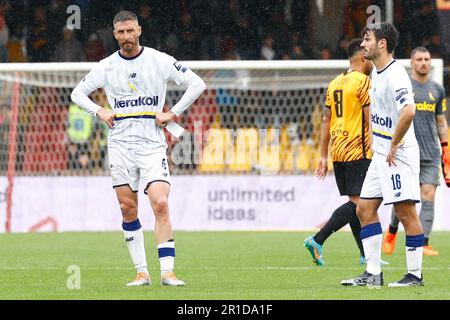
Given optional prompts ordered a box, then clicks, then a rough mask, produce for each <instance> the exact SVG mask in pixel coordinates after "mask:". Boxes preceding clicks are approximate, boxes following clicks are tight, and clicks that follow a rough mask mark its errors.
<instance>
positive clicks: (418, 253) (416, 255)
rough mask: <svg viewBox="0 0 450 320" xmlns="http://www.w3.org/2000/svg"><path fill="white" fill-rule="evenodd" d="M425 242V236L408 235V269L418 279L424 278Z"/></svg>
mask: <svg viewBox="0 0 450 320" xmlns="http://www.w3.org/2000/svg"><path fill="white" fill-rule="evenodd" d="M423 242H424V236H423V234H419V235H415V236H409V235H406V267H407V268H408V273H411V274H413V275H415V276H416V277H417V278H422V258H423Z"/></svg>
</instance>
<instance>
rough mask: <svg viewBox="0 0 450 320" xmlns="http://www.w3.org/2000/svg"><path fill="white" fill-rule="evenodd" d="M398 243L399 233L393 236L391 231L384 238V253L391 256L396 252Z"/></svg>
mask: <svg viewBox="0 0 450 320" xmlns="http://www.w3.org/2000/svg"><path fill="white" fill-rule="evenodd" d="M396 241H397V233H395V234H393V233H390V232H389V231H388V232H386V234H385V236H384V238H383V244H382V248H383V253H385V254H388V255H391V254H392V253H393V252H394V250H395V243H396Z"/></svg>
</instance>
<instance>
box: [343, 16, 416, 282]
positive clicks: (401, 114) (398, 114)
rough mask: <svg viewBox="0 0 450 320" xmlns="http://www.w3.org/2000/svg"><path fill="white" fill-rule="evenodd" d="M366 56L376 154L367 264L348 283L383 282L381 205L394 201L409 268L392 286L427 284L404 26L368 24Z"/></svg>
mask: <svg viewBox="0 0 450 320" xmlns="http://www.w3.org/2000/svg"><path fill="white" fill-rule="evenodd" d="M363 34H364V37H363V42H362V43H361V47H362V48H363V51H364V57H365V58H366V59H369V60H371V61H372V62H373V64H374V66H375V68H374V69H373V71H372V88H371V90H370V100H371V122H372V134H373V140H372V141H373V143H372V147H373V152H374V155H373V158H372V162H371V164H370V166H369V169H368V171H367V174H366V178H365V180H364V184H363V187H362V190H361V198H360V201H359V202H358V206H357V209H356V212H357V214H358V217H359V219H360V222H361V240H362V243H363V246H364V252H365V254H366V260H367V267H366V270H365V271H364V273H362V274H361V275H359V276H357V277H355V278H353V279H349V280H343V281H342V282H341V284H342V285H347V286H381V285H383V273H382V272H381V267H380V259H381V242H382V230H381V224H380V219H379V216H378V212H377V210H378V208H379V207H380V205H381V203H382V202H383V201H384V203H385V205H388V204H393V205H394V207H395V211H396V212H397V216H398V218H399V219H400V221H401V222H402V223H403V225H404V227H405V231H406V265H407V270H408V271H407V273H406V275H405V276H404V277H403V278H402V279H401V280H399V281H397V282H393V283H389V287H407V286H422V285H423V277H422V254H423V244H424V235H423V231H422V225H421V223H420V220H419V217H418V215H417V211H416V207H415V204H416V203H417V202H420V184H419V170H420V169H419V168H420V158H419V155H420V153H419V145H418V143H417V140H416V137H415V134H414V126H413V125H412V122H413V119H414V115H415V104H414V98H413V94H412V92H413V91H412V85H411V80H410V78H409V76H408V73H407V72H406V70H405V68H403V67H402V66H401V65H400V64H399V63H398V62H396V61H395V59H394V58H393V51H394V49H395V47H396V46H397V43H398V32H397V30H396V29H395V27H394V26H393V25H392V24H390V23H386V22H383V23H380V24H373V25H368V26H367V27H366V28H365V30H364V31H363Z"/></svg>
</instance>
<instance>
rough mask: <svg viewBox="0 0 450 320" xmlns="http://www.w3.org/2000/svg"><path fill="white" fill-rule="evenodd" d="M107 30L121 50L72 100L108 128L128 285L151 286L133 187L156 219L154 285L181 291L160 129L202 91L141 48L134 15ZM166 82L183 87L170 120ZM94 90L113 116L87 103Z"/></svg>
mask: <svg viewBox="0 0 450 320" xmlns="http://www.w3.org/2000/svg"><path fill="white" fill-rule="evenodd" d="M113 25H114V37H115V38H116V40H117V42H118V44H119V47H120V50H119V51H117V52H115V53H113V54H112V55H110V56H109V57H107V58H105V59H103V60H101V61H100V62H99V63H98V64H96V65H95V66H94V67H93V68H92V70H91V71H90V72H89V73H88V74H87V75H86V77H85V78H84V79H83V80H82V81H81V82H80V83H79V84H78V85H77V86H76V87H75V89H74V90H73V92H72V95H71V98H72V100H73V101H75V102H76V103H77V104H78V105H80V106H81V107H83V108H84V109H85V110H86V111H87V112H89V113H90V114H92V115H96V116H97V117H98V118H100V119H101V120H103V121H104V122H105V123H107V124H108V126H109V127H110V128H111V129H110V131H109V132H110V133H109V137H108V156H109V162H110V169H111V177H112V185H113V187H114V188H115V191H116V195H117V199H118V201H119V204H120V209H121V211H122V219H123V224H122V228H123V230H124V236H125V241H126V244H127V247H128V249H129V252H130V255H131V259H132V261H133V263H134V266H135V269H136V272H137V276H136V279H135V280H134V281H132V282H130V283H128V284H127V285H128V286H140V285H148V284H151V280H150V276H149V272H148V269H147V260H146V254H145V247H144V234H143V230H142V228H141V224H140V221H139V219H138V197H137V192H138V189H139V180H140V179H142V180H143V182H144V185H145V189H144V192H145V193H146V194H147V195H148V198H149V200H150V204H151V207H152V209H153V212H154V214H155V238H156V242H157V245H158V256H159V261H160V266H161V284H163V285H169V286H180V285H185V283H184V282H183V281H181V280H179V279H177V277H176V276H175V274H174V272H173V269H174V260H175V243H174V240H173V232H172V226H171V222H170V217H169V208H168V196H169V190H170V175H169V169H168V163H167V155H166V150H167V143H166V140H165V136H164V132H163V130H162V128H161V127H164V126H165V125H166V124H167V123H168V122H169V121H172V120H173V119H174V118H175V116H179V115H180V114H181V113H182V112H183V111H185V110H186V109H187V108H188V107H189V106H190V105H191V104H192V103H193V102H194V101H195V100H196V99H197V98H198V97H199V96H200V94H201V93H202V92H203V91H204V90H205V83H204V82H203V80H202V79H201V78H200V77H198V76H197V75H196V74H195V73H194V72H192V71H191V70H190V69H188V68H186V67H183V66H182V65H180V64H179V63H178V62H177V61H176V60H175V59H174V58H173V57H171V56H169V55H167V54H165V53H162V52H159V51H157V50H154V49H151V48H148V47H143V46H141V45H140V44H139V36H140V35H141V27H140V26H139V24H138V20H137V17H136V15H135V14H134V13H132V12H129V11H121V12H119V13H117V15H116V16H115V17H114V20H113ZM170 80H171V81H174V82H176V83H177V84H178V85H184V86H187V90H186V92H185V93H184V95H183V96H182V97H181V99H180V101H179V102H178V103H177V104H175V106H173V108H172V109H171V110H170V111H169V112H164V113H162V109H163V106H164V100H165V96H166V88H167V82H168V81H170ZM97 88H104V90H105V92H106V95H107V98H108V101H109V103H110V105H111V106H113V110H107V109H104V108H102V107H100V106H98V105H97V104H95V103H94V102H93V101H91V100H90V99H89V97H88V95H89V94H90V93H91V92H92V91H94V90H96V89H97Z"/></svg>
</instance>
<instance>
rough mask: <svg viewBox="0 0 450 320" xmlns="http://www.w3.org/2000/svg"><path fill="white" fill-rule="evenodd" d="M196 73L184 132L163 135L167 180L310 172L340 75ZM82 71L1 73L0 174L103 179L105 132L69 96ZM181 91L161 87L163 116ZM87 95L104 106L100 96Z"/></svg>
mask: <svg viewBox="0 0 450 320" xmlns="http://www.w3.org/2000/svg"><path fill="white" fill-rule="evenodd" d="M194 71H195V72H196V73H197V74H198V75H199V76H200V77H202V79H204V81H205V82H206V84H207V89H206V90H205V92H204V93H203V94H202V95H201V96H200V97H199V98H198V99H197V101H196V102H195V103H194V104H193V105H192V106H191V108H189V109H188V110H187V111H186V112H185V113H183V114H182V115H181V116H180V117H179V119H178V122H179V123H180V124H181V125H183V126H184V127H185V128H186V129H187V130H188V131H187V133H185V135H183V136H182V137H181V138H180V139H179V140H178V141H177V140H175V139H174V138H173V137H172V136H171V135H170V134H169V133H167V132H166V137H167V142H168V147H169V148H168V159H169V163H170V169H171V172H172V174H175V175H176V174H178V175H182V174H298V173H302V174H312V173H313V172H314V169H315V166H316V164H317V161H318V157H319V154H318V146H319V139H320V127H321V119H322V112H323V111H322V108H323V104H324V101H325V94H326V88H327V85H328V83H329V81H331V80H332V79H333V78H334V77H335V76H336V75H337V74H339V73H340V72H342V71H344V70H343V69H316V70H272V69H270V70H245V69H240V70H230V69H226V70H194ZM86 73H87V72H86V71H52V72H50V71H48V72H46V71H36V72H31V71H29V72H0V175H5V174H6V172H7V171H8V170H13V171H14V175H27V176H29V175H74V176H76V175H109V165H108V156H107V135H108V128H107V126H106V125H105V124H104V123H102V122H101V121H100V120H99V119H97V118H96V117H92V116H90V115H89V114H88V113H86V112H84V111H83V110H81V109H79V108H78V107H77V106H76V105H74V104H73V103H72V102H71V99H70V94H71V92H72V89H73V88H74V87H75V86H76V84H77V83H78V82H79V81H80V80H81V79H82V77H83V76H84V75H85V74H86ZM14 82H18V83H19V84H20V85H19V94H18V98H19V104H18V109H17V113H15V112H14V109H13V108H12V106H13V103H12V102H13V96H14V95H13V92H14V89H13V86H14ZM184 89H185V88H180V87H177V86H176V85H175V84H173V83H169V86H168V90H167V95H166V101H165V106H164V110H165V111H167V110H169V109H170V108H171V107H172V106H173V105H174V104H175V103H176V102H177V101H178V100H179V99H180V98H181V96H182V94H183V92H184ZM91 99H92V100H94V101H95V102H96V103H97V104H99V105H102V106H105V107H108V101H107V99H106V97H105V95H104V92H103V91H102V90H97V91H95V92H93V93H92V94H91ZM14 117H17V128H16V129H14V128H12V123H14V121H12V120H13V118H14ZM11 130H15V132H14V134H15V137H14V134H13V132H12V131H11ZM11 139H14V142H15V143H12V141H10V140H11ZM11 152H13V153H14V152H15V157H12V158H11ZM9 158H11V159H9ZM8 159H9V160H11V161H9V160H8ZM12 166H14V167H13V168H12ZM329 168H330V169H332V166H331V162H330V166H329Z"/></svg>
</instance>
